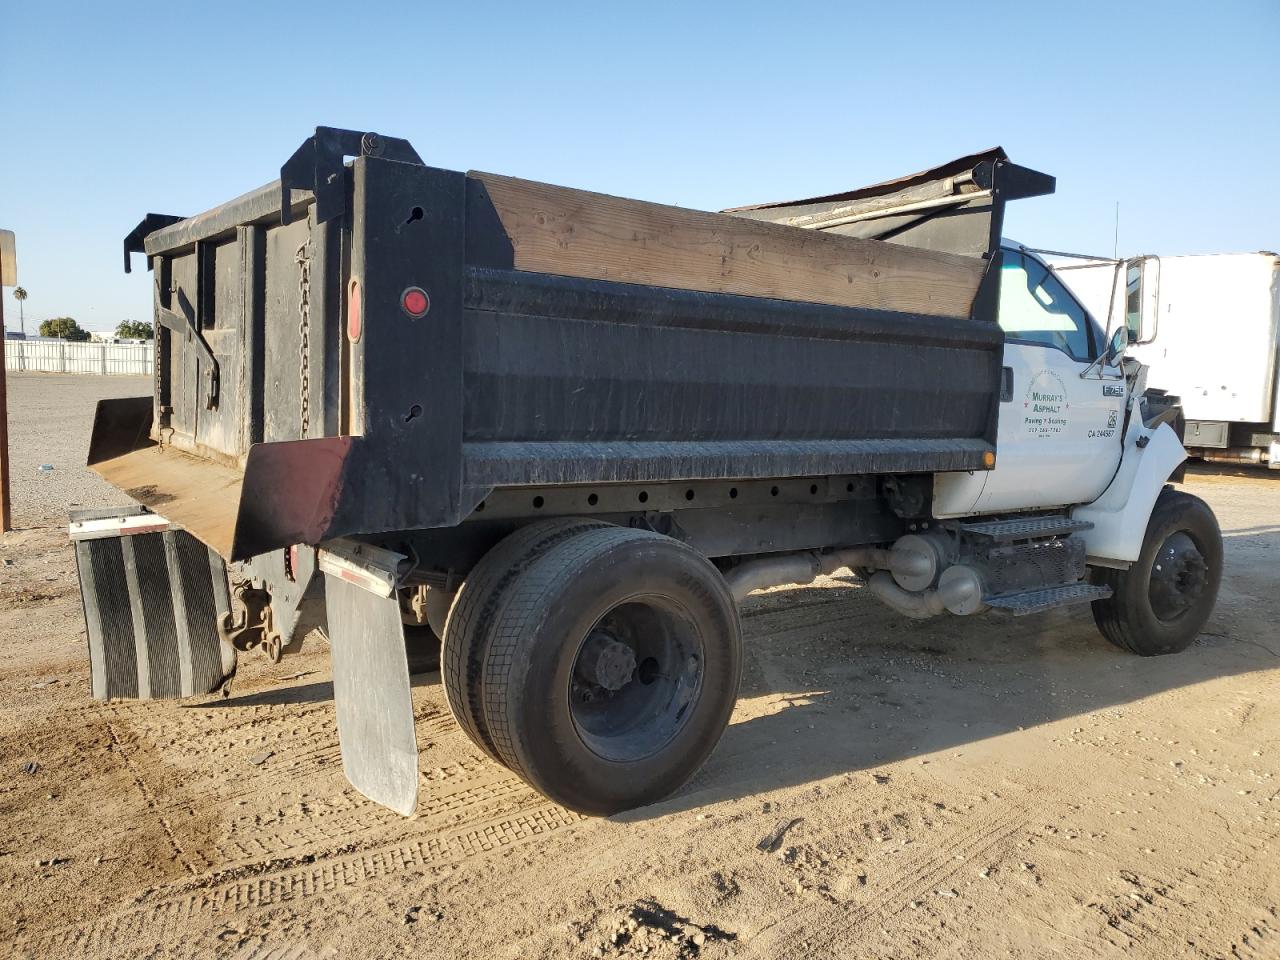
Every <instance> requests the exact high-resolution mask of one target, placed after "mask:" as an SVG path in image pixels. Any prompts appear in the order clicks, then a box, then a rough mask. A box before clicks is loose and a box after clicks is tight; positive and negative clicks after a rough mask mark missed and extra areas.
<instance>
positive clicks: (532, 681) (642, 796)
mask: <svg viewBox="0 0 1280 960" xmlns="http://www.w3.org/2000/svg"><path fill="white" fill-rule="evenodd" d="M741 669H742V630H741V625H740V622H739V620H738V611H737V606H736V605H735V603H734V600H733V597H732V595H731V594H730V592H729V589H728V586H727V585H726V584H725V582H724V578H723V577H722V576H721V575H720V572H719V571H718V570H717V569H716V568H715V567H714V566H713V565H712V564H711V563H710V561H708V560H707V559H706V558H705V557H703V556H702V555H701V554H699V553H698V552H697V551H695V550H693V549H692V548H690V547H688V546H686V545H685V544H683V543H681V542H679V541H677V540H673V539H671V538H670V537H664V536H661V535H660V534H656V533H652V532H650V531H647V530H636V529H629V528H624V527H606V528H602V529H595V530H584V531H581V532H578V533H576V534H575V535H574V536H572V537H570V538H568V539H566V540H565V541H563V542H561V543H558V544H556V545H555V546H554V547H551V548H550V549H548V550H546V551H545V552H543V553H542V555H541V556H539V557H538V558H537V559H536V560H534V561H533V562H532V563H531V564H530V565H529V567H528V569H527V570H526V571H524V573H523V574H522V575H521V576H520V577H519V578H518V579H517V581H516V582H515V583H514V584H512V587H511V589H510V592H509V593H508V595H507V596H506V597H505V598H504V603H503V610H502V612H501V614H500V615H499V617H497V618H496V619H495V622H494V624H493V632H492V635H491V637H490V641H489V644H488V648H487V651H486V657H485V662H484V669H483V683H482V685H483V689H484V714H485V720H486V723H487V726H488V730H489V734H490V736H491V738H492V741H493V745H494V747H495V749H496V750H497V752H498V754H499V756H500V757H501V759H502V761H503V762H504V763H505V764H506V765H507V766H508V767H510V768H511V769H512V770H514V771H516V772H517V773H519V774H521V775H522V776H523V777H524V778H525V779H526V780H528V781H529V783H531V784H532V785H533V786H534V787H536V788H537V789H538V790H540V791H541V792H542V793H544V794H545V795H546V796H548V797H550V798H551V799H553V800H555V801H556V802H558V803H561V804H563V805H564V806H566V807H569V808H570V809H573V810H577V811H580V812H583V813H591V814H606V815H607V814H612V813H617V812H619V811H621V810H627V809H630V808H632V807H637V806H642V805H644V804H647V803H652V802H654V801H656V800H659V799H661V798H662V797H665V796H667V795H668V794H670V793H671V792H672V791H674V790H675V789H677V788H678V787H679V786H681V785H682V784H683V783H684V782H685V781H686V780H688V779H689V777H691V776H692V775H693V774H694V773H695V772H696V771H697V770H698V768H699V767H701V766H702V764H703V763H704V762H705V761H706V759H707V757H708V756H710V754H711V751H712V750H713V749H714V748H715V745H716V743H717V742H718V741H719V739H720V736H721V734H722V733H723V732H724V729H725V727H726V726H727V725H728V722H729V715H730V714H731V713H732V711H733V706H734V702H735V701H736V699H737V694H738V683H739V679H740V675H741Z"/></svg>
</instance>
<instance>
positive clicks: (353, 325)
mask: <svg viewBox="0 0 1280 960" xmlns="http://www.w3.org/2000/svg"><path fill="white" fill-rule="evenodd" d="M363 332H364V318H363V317H361V316H360V282H359V281H358V280H356V279H355V277H352V278H351V282H350V283H349V284H347V339H348V340H350V341H351V342H352V343H356V342H358V341H359V339H360V334H361V333H363Z"/></svg>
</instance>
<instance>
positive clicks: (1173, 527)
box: [1093, 487, 1222, 657]
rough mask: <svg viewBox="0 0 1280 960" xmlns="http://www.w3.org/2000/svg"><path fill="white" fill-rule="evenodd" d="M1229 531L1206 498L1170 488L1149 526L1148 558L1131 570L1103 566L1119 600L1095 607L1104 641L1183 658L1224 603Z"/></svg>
mask: <svg viewBox="0 0 1280 960" xmlns="http://www.w3.org/2000/svg"><path fill="white" fill-rule="evenodd" d="M1221 579H1222V532H1221V530H1219V528H1218V520H1217V518H1216V517H1215V516H1214V515H1213V511H1212V510H1210V509H1209V505H1208V504H1206V503H1205V502H1204V501H1203V500H1201V499H1200V498H1199V497H1193V496H1192V495H1191V494H1189V493H1183V492H1181V491H1178V490H1174V489H1173V488H1171V487H1166V488H1165V489H1164V490H1163V491H1162V492H1161V494H1160V496H1159V498H1158V499H1157V500H1156V505H1155V508H1154V509H1153V510H1152V511H1151V519H1150V520H1149V521H1148V523H1147V533H1146V537H1145V539H1144V540H1143V543H1142V552H1141V553H1140V554H1139V555H1138V559H1137V560H1136V561H1134V563H1133V565H1132V566H1131V567H1129V569H1128V570H1110V569H1102V568H1095V570H1094V573H1093V582H1094V583H1098V584H1105V585H1107V586H1109V587H1111V589H1112V595H1111V596H1110V597H1108V598H1107V599H1105V600H1095V601H1094V602H1093V619H1094V622H1095V623H1097V625H1098V629H1099V630H1100V631H1101V632H1102V635H1103V636H1104V637H1106V638H1107V639H1108V640H1110V641H1111V642H1112V643H1113V644H1115V645H1116V646H1117V647H1119V648H1120V649H1122V650H1127V651H1129V652H1130V653H1136V654H1138V655H1139V656H1143V657H1154V656H1160V655H1162V654H1167V653H1178V652H1180V651H1182V650H1185V649H1186V648H1187V647H1188V646H1190V644H1191V641H1192V640H1194V639H1195V638H1196V635H1197V634H1199V633H1200V630H1201V629H1202V628H1203V627H1204V625H1205V622H1206V621H1207V620H1208V619H1209V614H1210V613H1212V612H1213V605H1214V603H1215V601H1216V600H1217V597H1218V585H1219V583H1220V582H1221Z"/></svg>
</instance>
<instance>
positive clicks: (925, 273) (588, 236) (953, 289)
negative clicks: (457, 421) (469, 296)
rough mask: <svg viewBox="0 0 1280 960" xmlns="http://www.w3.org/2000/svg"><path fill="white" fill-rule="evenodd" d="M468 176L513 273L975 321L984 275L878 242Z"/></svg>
mask: <svg viewBox="0 0 1280 960" xmlns="http://www.w3.org/2000/svg"><path fill="white" fill-rule="evenodd" d="M467 175H468V176H469V177H471V178H473V179H474V180H476V181H478V182H480V183H481V184H483V185H484V187H485V189H486V191H487V192H488V195H489V198H490V200H491V201H492V203H493V207H494V209H495V211H496V213H497V215H498V217H499V219H500V220H501V221H502V225H503V228H504V229H505V231H506V233H507V236H508V237H509V238H510V240H511V244H512V246H513V248H514V253H515V264H514V266H515V268H516V269H517V270H528V271H533V272H538V273H551V274H559V275H561V276H572V277H584V278H589V279H594V280H613V281H617V282H622V283H643V284H650V285H653V286H665V287H678V288H681V289H685V290H702V291H705V292H709V293H734V294H741V295H744V296H750V297H776V298H779V299H783V300H801V301H807V302H812V303H828V304H835V305H837V306H847V307H864V308H873V309H880V310H895V311H901V312H904V313H920V314H931V315H936V316H951V317H967V316H968V315H969V311H970V306H971V304H972V302H973V298H974V295H975V294H976V293H977V289H978V283H979V281H980V280H981V278H982V272H983V269H984V266H985V263H984V262H983V261H981V260H978V259H975V258H971V257H962V256H957V255H955V254H947V253H936V252H932V251H927V250H919V249H915V248H912V247H905V246H901V245H898V244H892V243H885V242H883V241H879V240H862V239H858V238H855V237H845V236H840V235H838V234H831V233H825V232H821V231H816V230H804V229H800V228H798V227H789V226H784V225H781V224H776V223H768V222H762V221H759V220H751V219H747V218H743V217H734V216H729V215H726V214H719V213H706V212H704V211H700V210H686V209H684V208H682V207H671V206H666V205H664V204H659V203H648V202H645V201H642V200H628V199H625V198H622V197H614V196H610V195H608V194H602V193H592V192H590V191H586V190H575V189H573V188H570V187H558V186H553V185H551V184H546V183H538V182H536V181H532V180H520V179H517V178H514V177H506V176H501V175H499V174H493V173H483V172H477V171H472V172H469V173H468V174H467Z"/></svg>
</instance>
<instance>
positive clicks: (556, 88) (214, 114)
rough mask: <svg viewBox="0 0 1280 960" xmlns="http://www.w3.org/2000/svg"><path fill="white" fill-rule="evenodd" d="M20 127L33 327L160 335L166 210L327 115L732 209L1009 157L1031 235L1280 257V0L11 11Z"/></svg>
mask: <svg viewBox="0 0 1280 960" xmlns="http://www.w3.org/2000/svg"><path fill="white" fill-rule="evenodd" d="M0 121H2V122H3V128H2V130H0V136H2V137H3V147H2V148H0V227H7V228H9V229H13V230H15V231H17V234H18V252H19V269H20V271H21V277H20V279H21V281H22V284H23V286H25V287H26V288H27V290H28V291H29V293H30V299H29V300H28V301H27V305H26V306H27V315H28V317H30V318H36V319H40V318H44V317H49V316H57V315H62V314H67V315H71V316H73V317H75V318H76V319H77V320H79V321H80V323H81V325H82V326H85V327H87V328H89V329H105V328H111V327H114V325H115V324H116V323H117V322H118V321H119V320H120V319H122V318H124V317H131V318H134V319H150V317H151V299H150V292H149V290H150V288H149V286H148V282H149V280H148V276H149V275H148V274H147V273H146V272H145V271H141V270H139V271H138V272H135V273H134V274H132V275H131V276H129V277H126V276H125V275H124V273H123V272H122V271H121V265H120V260H121V253H120V242H121V239H122V237H123V236H124V234H125V233H126V232H127V231H128V230H129V229H130V228H131V227H132V226H133V225H134V224H135V223H136V222H137V221H138V220H139V218H140V217H141V216H142V214H144V213H146V212H148V211H156V212H161V213H175V214H193V213H197V212H200V211H202V210H205V209H207V208H209V207H210V206H213V205H215V204H217V203H220V202H222V201H224V200H227V199H229V198H231V197H232V196H235V195H237V194H240V193H242V192H244V191H245V190H248V189H251V188H253V187H256V186H259V185H260V184H262V183H266V182H268V181H269V180H271V179H273V178H274V177H275V176H276V174H277V172H278V169H279V166H280V164H281V162H283V160H284V159H285V158H287V157H288V156H289V154H290V153H291V152H292V151H293V150H294V148H295V147H296V146H297V145H298V144H299V143H300V142H301V141H302V139H303V138H304V137H305V136H307V134H308V133H309V131H310V130H311V129H312V128H314V127H315V126H316V125H317V124H327V125H332V126H346V127H353V128H359V129H372V130H377V131H379V132H382V133H385V134H390V135H396V136H402V137H406V138H408V139H409V140H411V141H412V142H413V144H414V145H415V146H416V147H417V149H418V151H419V152H420V153H421V154H422V156H423V157H424V159H426V160H427V162H428V163H432V164H435V165H438V166H443V167H449V168H453V169H463V170H465V169H480V170H490V171H496V172H501V173H511V174H516V175H520V176H524V177H529V178H532V179H539V180H547V181H551V182H554V183H564V184H569V185H572V186H578V187H585V188H590V189H595V190H602V191H606V192H609V193H616V194H621V195H624V196H631V197H639V198H643V199H651V200H658V201H663V202H667V203H677V204H681V205H683V206H689V207H700V208H704V209H712V210H714V209H720V208H722V207H726V206H732V205H737V204H742V203H750V202H753V201H763V200H773V199H783V198H791V197H797V196H807V195H811V194H815V193H824V192H830V191H833V190H839V189H843V188H849V187H853V186H860V185H863V184H866V183H871V182H874V181H878V180H882V179H885V178H888V177H893V176H897V175H899V174H903V173H907V172H910V171H914V170H918V169H921V168H922V167H926V166H931V165H933V164H935V163H939V162H942V161H944V160H948V159H951V158H953V157H955V156H959V155H961V154H963V153H967V152H970V151H973V150H977V149H981V148H984V147H989V146H992V145H995V144H1000V145H1002V146H1004V147H1005V148H1006V149H1007V150H1008V151H1009V153H1010V155H1011V156H1012V157H1013V158H1014V159H1015V160H1016V161H1018V162H1021V163H1023V164H1026V165H1027V166H1031V167H1036V168H1038V169H1041V170H1044V171H1046V172H1049V173H1052V174H1055V175H1056V176H1057V177H1058V193H1057V194H1056V195H1055V196H1053V197H1048V198H1043V199H1037V200H1031V201H1025V202H1023V203H1021V204H1015V205H1014V206H1013V208H1012V210H1011V213H1010V216H1009V220H1008V223H1007V226H1006V232H1007V233H1008V234H1009V235H1011V236H1015V237H1017V238H1019V239H1022V240H1024V241H1026V242H1031V243H1035V244H1037V245H1043V246H1051V247H1058V248H1067V249H1078V250H1085V251H1099V252H1109V251H1110V250H1111V247H1112V228H1113V223H1112V219H1113V211H1114V204H1115V201H1116V200H1117V199H1119V200H1120V201H1121V224H1120V248H1121V252H1122V253H1138V252H1158V253H1163V254H1173V253H1195V252H1219V251H1230V250H1257V249H1273V250H1274V249H1277V248H1280V181H1278V179H1277V176H1278V173H1280V2H1278V0H1239V2H1231V0H1227V2H1221V3H1206V2H1198V3H1185V2H1170V3H1163V4H1120V3H1114V4H1113V3H1098V4H1089V3H1066V2H1062V3H1057V4H1045V3H1032V2H1022V3H1007V4H1006V3H999V2H989V3H982V4H973V3H969V4H959V3H955V2H954V0H952V2H947V3H938V4H927V3H918V2H915V3H913V2H901V0H900V2H896V3H883V2H880V3H866V4H861V3H842V4H836V3H831V4H812V3H805V2H801V0H790V2H786V3H777V2H769V3H753V2H748V0H739V2H732V3H717V4H712V3H705V4H700V3H693V2H686V3H670V4H668V3H663V2H656V0H654V2H643V3H636V2H628V3H613V4H610V3H602V2H598V0H597V2H594V3H582V4H551V3H547V4H543V3H509V4H500V3H483V2H474V0H473V2H467V3H459V2H453V3H430V2H427V3H401V4H396V3H386V4H379V3H369V2H353V3H346V4H344V3H329V2H321V0H317V2H313V3H296V2H294V3H272V2H270V0H258V2H256V3H237V2H220V3H215V4H199V5H196V4H186V3H179V2H174V3H168V4H162V5H156V4H151V3H100V2H92V3H88V2H86V3H83V4H75V5H73V4H63V3H57V2H54V0H44V2H40V3H36V2H21V0H0ZM140 266H141V264H139V267H140ZM10 293H11V291H9V290H6V291H5V317H6V320H7V321H8V322H9V325H10V326H16V323H17V310H16V309H15V308H16V306H17V305H16V303H15V302H14V301H13V299H12V297H11V296H10ZM28 329H30V327H28Z"/></svg>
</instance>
